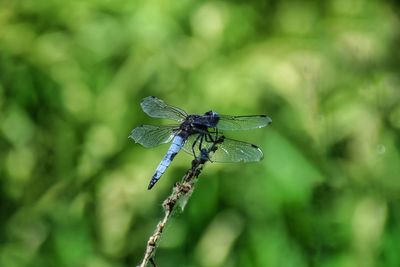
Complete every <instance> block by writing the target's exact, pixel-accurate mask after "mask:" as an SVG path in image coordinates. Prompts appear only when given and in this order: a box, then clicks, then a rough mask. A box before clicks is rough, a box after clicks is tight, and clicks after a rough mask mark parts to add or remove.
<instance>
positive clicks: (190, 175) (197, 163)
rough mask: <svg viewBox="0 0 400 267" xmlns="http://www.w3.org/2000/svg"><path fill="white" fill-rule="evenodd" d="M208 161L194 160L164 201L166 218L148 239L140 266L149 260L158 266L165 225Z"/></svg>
mask: <svg viewBox="0 0 400 267" xmlns="http://www.w3.org/2000/svg"><path fill="white" fill-rule="evenodd" d="M206 162H207V160H204V159H195V160H193V161H192V167H191V168H190V169H189V170H188V171H187V172H186V174H185V175H184V176H183V178H182V182H181V183H176V184H175V186H174V187H173V189H172V193H171V195H169V196H168V197H167V199H166V200H165V201H164V202H163V205H162V206H163V208H164V218H163V219H162V220H160V221H159V222H158V224H157V227H156V229H155V231H154V233H153V234H152V235H151V236H150V238H149V240H148V241H147V247H146V252H145V255H144V257H143V260H142V263H141V264H140V265H139V266H140V267H146V266H147V264H148V262H149V261H150V263H151V264H152V265H153V266H154V267H156V264H155V262H154V256H155V251H156V248H157V246H158V241H159V239H160V237H161V235H162V233H163V230H164V228H165V225H166V224H167V223H168V221H169V218H171V215H172V212H173V210H174V208H175V206H176V204H177V203H179V202H180V201H181V200H183V199H185V200H188V199H189V197H190V196H191V194H192V192H193V189H194V186H195V183H196V181H197V177H198V176H199V175H200V173H201V170H202V169H203V166H204V164H205V163H206ZM181 206H182V209H183V206H184V203H182V204H181Z"/></svg>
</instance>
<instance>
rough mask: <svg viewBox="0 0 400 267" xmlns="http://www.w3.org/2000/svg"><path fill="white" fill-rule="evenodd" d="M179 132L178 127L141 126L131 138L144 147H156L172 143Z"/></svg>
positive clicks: (134, 131)
mask: <svg viewBox="0 0 400 267" xmlns="http://www.w3.org/2000/svg"><path fill="white" fill-rule="evenodd" d="M177 130H178V127H177V126H155V125H140V126H138V127H136V128H135V129H133V130H132V132H131V134H130V135H129V137H130V138H132V139H133V140H134V141H135V142H136V143H139V144H141V145H142V146H144V147H155V146H158V145H161V144H165V143H168V142H170V141H171V140H172V138H173V137H174V136H175V133H176V131H177Z"/></svg>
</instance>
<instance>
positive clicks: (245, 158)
mask: <svg viewBox="0 0 400 267" xmlns="http://www.w3.org/2000/svg"><path fill="white" fill-rule="evenodd" d="M197 137H198V135H191V136H189V138H188V139H187V140H186V142H185V144H184V145H183V150H184V151H185V152H187V153H189V154H191V155H193V150H194V153H196V156H200V155H201V153H200V150H199V145H200V140H197V142H196V144H195V145H194V146H193V144H194V142H195V140H196V139H197ZM213 144H214V143H213V142H204V141H203V143H202V148H204V149H206V150H209V149H210V148H211V146H212V145H213ZM216 146H217V149H216V150H215V152H214V153H212V154H211V155H209V156H210V159H211V161H213V162H221V163H236V162H254V161H260V160H262V159H263V158H264V154H263V152H262V151H261V149H260V148H259V147H257V146H256V145H253V144H250V143H246V142H242V141H238V140H234V139H230V138H226V137H225V138H224V139H223V142H222V143H220V144H217V145H216Z"/></svg>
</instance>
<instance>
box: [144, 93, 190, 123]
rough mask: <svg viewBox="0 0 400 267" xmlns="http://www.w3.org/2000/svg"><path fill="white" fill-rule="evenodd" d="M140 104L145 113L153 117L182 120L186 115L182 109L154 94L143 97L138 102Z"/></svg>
mask: <svg viewBox="0 0 400 267" xmlns="http://www.w3.org/2000/svg"><path fill="white" fill-rule="evenodd" d="M140 106H141V107H142V109H143V111H144V112H145V113H146V114H147V115H149V116H150V117H153V118H160V119H172V120H176V121H179V122H183V121H184V120H185V119H186V117H187V116H188V115H187V113H186V112H185V111H183V110H182V109H180V108H177V107H173V106H170V105H168V104H166V103H165V102H164V101H162V100H161V99H158V98H157V97H155V96H148V97H145V98H144V99H143V100H142V102H140Z"/></svg>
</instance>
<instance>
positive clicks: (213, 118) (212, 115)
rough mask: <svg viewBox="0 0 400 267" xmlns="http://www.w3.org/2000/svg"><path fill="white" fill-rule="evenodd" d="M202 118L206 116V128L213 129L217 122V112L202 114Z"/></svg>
mask: <svg viewBox="0 0 400 267" xmlns="http://www.w3.org/2000/svg"><path fill="white" fill-rule="evenodd" d="M204 116H207V118H208V124H209V125H208V127H215V126H216V125H217V123H218V121H219V115H218V113H217V112H214V111H212V110H210V111H207V112H206V113H204Z"/></svg>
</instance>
